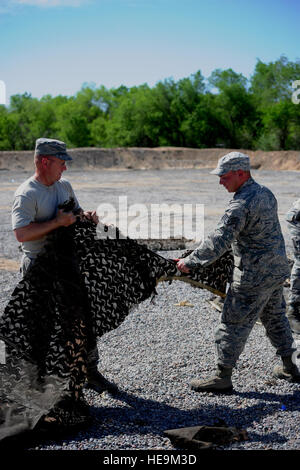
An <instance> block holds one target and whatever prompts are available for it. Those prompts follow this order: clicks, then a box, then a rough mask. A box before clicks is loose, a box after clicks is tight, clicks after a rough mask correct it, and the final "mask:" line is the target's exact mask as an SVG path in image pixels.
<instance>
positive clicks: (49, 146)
mask: <svg viewBox="0 0 300 470" xmlns="http://www.w3.org/2000/svg"><path fill="white" fill-rule="evenodd" d="M34 154H35V156H38V155H46V156H50V155H51V156H53V157H57V158H60V159H61V160H65V161H68V160H72V157H71V156H70V155H69V154H68V153H67V147H66V144H65V143H64V142H62V141H60V140H56V139H47V138H45V137H41V138H40V139H37V141H36V143H35V153H34Z"/></svg>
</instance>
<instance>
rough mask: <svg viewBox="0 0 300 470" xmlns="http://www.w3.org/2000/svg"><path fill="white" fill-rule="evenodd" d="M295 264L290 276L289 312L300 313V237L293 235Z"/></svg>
mask: <svg viewBox="0 0 300 470" xmlns="http://www.w3.org/2000/svg"><path fill="white" fill-rule="evenodd" d="M293 244H294V249H293V255H294V264H293V267H292V272H291V277H290V292H289V301H288V304H289V312H291V313H296V314H299V313H300V237H299V236H298V237H297V238H296V237H293Z"/></svg>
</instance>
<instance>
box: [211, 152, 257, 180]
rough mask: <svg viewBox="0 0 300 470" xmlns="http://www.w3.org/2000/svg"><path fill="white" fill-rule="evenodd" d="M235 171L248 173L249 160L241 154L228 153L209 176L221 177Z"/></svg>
mask: <svg viewBox="0 0 300 470" xmlns="http://www.w3.org/2000/svg"><path fill="white" fill-rule="evenodd" d="M237 170H244V171H250V158H249V157H248V155H246V154H244V153H241V152H230V153H227V154H226V155H224V157H222V158H220V160H219V161H218V166H217V168H215V169H214V170H213V171H211V174H213V175H218V176H222V175H225V174H226V173H228V172H229V171H237Z"/></svg>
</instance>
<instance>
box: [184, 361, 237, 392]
mask: <svg viewBox="0 0 300 470" xmlns="http://www.w3.org/2000/svg"><path fill="white" fill-rule="evenodd" d="M231 375H232V368H231V367H230V368H229V367H223V366H221V365H220V364H218V365H217V370H216V372H215V375H213V376H212V377H210V378H208V379H206V380H205V379H204V380H199V379H194V380H192V381H191V383H190V386H191V389H192V390H194V391H195V392H215V393H227V392H231V391H232V390H233V386H232V382H231Z"/></svg>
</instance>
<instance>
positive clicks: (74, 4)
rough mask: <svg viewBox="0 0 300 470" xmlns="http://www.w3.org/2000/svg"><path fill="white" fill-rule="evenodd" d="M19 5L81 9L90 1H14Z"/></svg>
mask: <svg viewBox="0 0 300 470" xmlns="http://www.w3.org/2000/svg"><path fill="white" fill-rule="evenodd" d="M14 3H17V4H19V5H30V6H36V7H79V6H81V5H82V4H84V3H89V1H88V0H14Z"/></svg>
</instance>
